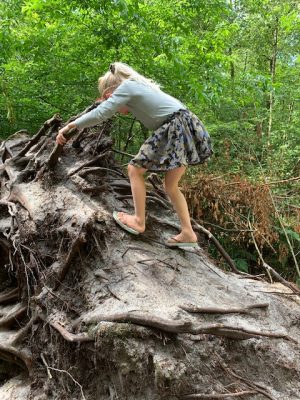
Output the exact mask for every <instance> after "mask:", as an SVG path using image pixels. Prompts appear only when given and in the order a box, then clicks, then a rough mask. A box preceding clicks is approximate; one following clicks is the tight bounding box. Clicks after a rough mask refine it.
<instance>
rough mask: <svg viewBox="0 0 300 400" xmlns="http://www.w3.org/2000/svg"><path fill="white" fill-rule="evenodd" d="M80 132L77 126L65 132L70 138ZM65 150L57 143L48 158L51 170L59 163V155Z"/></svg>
mask: <svg viewBox="0 0 300 400" xmlns="http://www.w3.org/2000/svg"><path fill="white" fill-rule="evenodd" d="M77 133H78V129H77V128H73V129H70V130H69V132H67V133H65V134H64V137H65V138H66V139H67V140H69V139H71V137H73V136H75V135H76V134H77ZM62 151H63V146H62V145H61V144H58V143H56V144H55V146H54V149H53V150H52V152H51V154H50V156H49V158H48V160H47V163H46V164H47V166H48V168H49V169H50V170H52V169H53V168H54V167H55V165H56V164H57V161H58V159H59V157H60V156H61V154H62Z"/></svg>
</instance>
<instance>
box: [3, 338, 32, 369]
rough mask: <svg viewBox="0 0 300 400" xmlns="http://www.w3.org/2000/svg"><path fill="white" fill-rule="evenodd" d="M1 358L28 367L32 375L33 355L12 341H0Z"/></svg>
mask: <svg viewBox="0 0 300 400" xmlns="http://www.w3.org/2000/svg"><path fill="white" fill-rule="evenodd" d="M0 358H1V359H3V360H6V361H8V362H10V363H12V364H17V365H19V366H20V367H22V368H24V369H27V371H28V373H29V375H30V376H31V372H32V357H31V355H30V353H29V352H28V351H25V350H19V349H17V348H15V347H13V346H12V345H11V344H10V343H7V344H6V343H2V342H0Z"/></svg>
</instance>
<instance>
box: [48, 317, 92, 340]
mask: <svg viewBox="0 0 300 400" xmlns="http://www.w3.org/2000/svg"><path fill="white" fill-rule="evenodd" d="M48 323H49V325H50V326H52V328H54V329H55V330H56V331H57V332H59V333H60V334H61V336H62V337H63V338H64V339H65V340H66V341H67V342H74V343H82V342H92V341H94V339H93V338H92V337H90V336H88V335H86V334H77V335H76V334H74V333H71V332H69V331H67V329H65V328H64V327H63V326H62V325H61V324H59V323H58V322H50V321H48Z"/></svg>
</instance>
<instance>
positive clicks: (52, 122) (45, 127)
mask: <svg viewBox="0 0 300 400" xmlns="http://www.w3.org/2000/svg"><path fill="white" fill-rule="evenodd" d="M61 121H62V120H61V118H60V116H59V114H54V116H53V117H52V118H50V119H49V120H48V121H46V122H45V123H44V125H43V126H42V127H41V128H40V130H39V131H38V133H37V134H36V135H34V136H33V138H32V139H31V140H30V141H29V143H27V145H26V146H25V147H24V148H23V149H22V150H21V151H20V152H19V153H18V154H17V155H16V156H15V158H19V157H23V156H25V154H26V153H27V152H28V151H29V149H30V148H31V147H32V146H33V145H35V144H36V143H37V142H38V141H39V140H40V138H41V137H42V136H43V135H44V134H45V133H46V131H47V130H48V129H49V128H50V127H52V126H53V125H57V126H58V125H59V124H60V123H61Z"/></svg>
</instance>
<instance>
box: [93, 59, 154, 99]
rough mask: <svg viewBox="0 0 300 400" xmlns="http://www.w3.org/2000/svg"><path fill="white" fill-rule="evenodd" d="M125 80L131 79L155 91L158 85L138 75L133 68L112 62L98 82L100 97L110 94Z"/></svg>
mask: <svg viewBox="0 0 300 400" xmlns="http://www.w3.org/2000/svg"><path fill="white" fill-rule="evenodd" d="M126 79H133V80H134V81H137V82H141V83H144V84H145V85H148V86H151V87H152V88H154V89H156V90H158V89H159V85H158V84H157V83H156V82H154V81H153V80H151V79H148V78H146V77H144V76H143V75H141V74H139V73H138V72H137V71H135V70H134V69H133V68H131V67H129V65H127V64H124V63H121V62H114V63H113V64H110V66H109V71H107V72H106V74H104V75H103V76H101V77H100V78H99V80H98V88H99V92H100V93H101V95H102V97H104V98H106V97H107V95H109V94H111V93H112V92H113V91H114V90H115V89H116V88H117V87H118V86H119V85H121V83H122V82H123V81H124V80H126Z"/></svg>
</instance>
